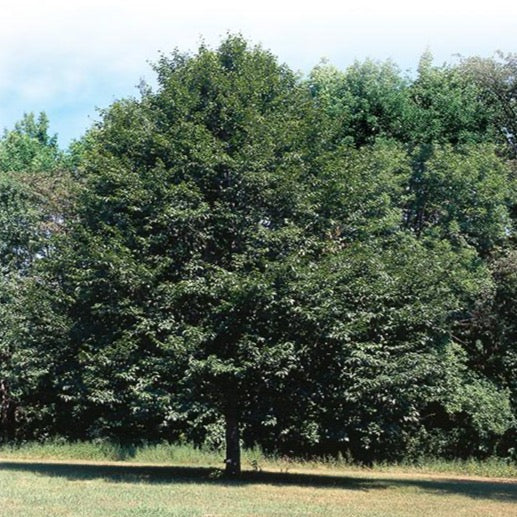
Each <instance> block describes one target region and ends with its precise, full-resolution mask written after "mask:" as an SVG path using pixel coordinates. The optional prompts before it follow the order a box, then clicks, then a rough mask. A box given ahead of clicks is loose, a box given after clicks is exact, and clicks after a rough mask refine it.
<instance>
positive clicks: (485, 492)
mask: <svg viewBox="0 0 517 517" xmlns="http://www.w3.org/2000/svg"><path fill="white" fill-rule="evenodd" d="M1 456H2V451H0V458H1ZM264 467H265V468H264V470H263V471H251V470H250V471H245V472H244V474H243V477H242V479H240V480H238V481H227V480H225V479H224V478H221V477H220V471H218V470H217V469H215V468H214V467H212V466H205V467H203V466H197V465H196V466H165V465H145V464H141V463H134V462H133V463H130V462H127V461H118V462H106V461H103V462H99V461H87V460H70V459H69V460H60V461H53V460H49V459H39V460H38V459H35V458H30V459H19V458H13V455H12V454H8V455H7V458H6V457H5V455H4V459H0V515H1V516H2V517H54V516H84V517H97V516H106V517H122V516H132V517H133V516H134V517H140V516H141V517H144V516H146V517H147V516H149V517H151V516H153V517H154V516H156V517H158V516H178V517H180V516H182V517H187V516H189V517H190V516H214V517H215V516H221V517H227V516H228V517H229V516H237V515H239V516H261V517H262V516H311V515H323V516H325V517H333V516H340V517H342V516H378V517H381V516H382V517H392V516H393V517H394V516H412V517H413V516H419V517H420V516H433V517H439V516H463V515H464V516H469V517H475V516H479V517H486V516H508V517H510V516H512V517H513V516H515V515H517V480H516V479H504V478H482V477H476V476H466V475H461V476H458V475H453V474H449V473H447V474H443V473H442V474H436V473H427V474H425V473H422V472H417V471H408V470H404V469H402V468H392V469H389V470H378V469H373V470H367V469H358V468H348V469H347V468H346V467H339V468H337V467H332V466H317V465H313V466H311V467H310V468H309V467H308V466H305V467H304V466H297V465H294V466H293V468H291V469H290V470H289V471H288V472H285V470H286V469H285V468H283V467H279V466H275V465H271V466H269V465H265V466H264Z"/></svg>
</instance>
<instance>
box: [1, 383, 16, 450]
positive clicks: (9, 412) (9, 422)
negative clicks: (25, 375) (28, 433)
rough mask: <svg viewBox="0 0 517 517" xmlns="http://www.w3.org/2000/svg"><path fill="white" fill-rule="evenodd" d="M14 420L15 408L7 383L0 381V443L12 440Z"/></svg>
mask: <svg viewBox="0 0 517 517" xmlns="http://www.w3.org/2000/svg"><path fill="white" fill-rule="evenodd" d="M14 419H15V406H14V404H13V401H12V399H11V396H10V392H9V383H8V382H7V381H6V380H4V379H0V441H1V440H2V439H3V440H7V441H8V440H12V439H13V438H14V431H15V421H14Z"/></svg>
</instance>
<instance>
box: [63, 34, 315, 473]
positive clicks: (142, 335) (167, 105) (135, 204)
mask: <svg viewBox="0 0 517 517" xmlns="http://www.w3.org/2000/svg"><path fill="white" fill-rule="evenodd" d="M156 71H157V73H158V88H157V90H156V91H151V90H150V89H146V88H145V87H144V89H143V91H142V97H141V99H139V100H128V101H121V102H118V103H115V104H114V105H113V106H112V107H111V108H110V109H109V110H107V111H106V112H105V113H104V116H103V120H102V122H101V123H100V124H99V125H98V127H97V128H95V129H94V130H93V131H92V132H91V133H90V134H89V135H88V137H87V139H86V142H85V150H84V153H85V155H84V156H85V163H86V170H85V171H84V173H85V175H86V182H87V186H86V189H85V191H84V193H83V195H82V197H81V198H80V201H79V207H78V214H77V226H76V228H75V233H74V236H75V241H74V244H73V250H72V251H70V252H69V256H70V257H71V258H70V262H69V263H67V265H66V271H68V272H69V273H70V272H71V275H69V278H70V279H69V281H70V282H71V284H74V285H77V286H78V290H77V294H76V299H77V303H76V308H75V311H76V313H75V319H76V321H77V324H76V326H75V329H74V330H73V332H74V333H75V334H74V335H75V338H74V341H75V342H77V343H79V345H78V351H77V354H78V356H79V357H81V358H82V361H83V363H84V370H83V371H84V373H83V378H84V381H83V382H84V390H86V399H87V400H88V404H90V406H91V412H92V415H94V416H95V418H96V419H97V421H98V420H99V419H102V418H103V417H105V416H106V415H107V413H108V412H115V414H116V412H117V411H119V412H121V413H123V412H124V410H125V408H127V407H130V406H133V407H135V406H138V407H140V408H142V401H147V404H144V407H145V408H146V409H141V410H140V411H141V412H142V418H143V419H145V418H146V417H148V415H149V413H152V412H153V404H155V403H157V400H158V399H159V398H160V397H166V396H170V395H167V394H170V393H171V392H172V393H176V394H177V396H176V397H173V398H174V400H173V401H172V402H171V409H170V411H169V412H170V414H169V415H165V418H174V415H175V413H176V412H177V411H178V400H180V399H181V400H184V401H185V404H189V400H190V401H205V402H206V403H209V404H211V406H212V407H213V408H216V409H217V410H218V411H219V412H220V413H221V414H222V415H223V416H224V418H225V422H226V442H227V460H226V462H227V467H226V468H227V471H228V472H229V473H231V474H236V473H238V472H239V470H240V452H239V439H240V436H239V422H240V420H241V418H242V415H243V413H244V412H245V411H246V410H248V409H249V407H250V405H253V404H254V401H255V400H256V398H257V397H259V396H260V394H261V392H263V391H264V390H265V389H266V387H267V386H269V388H267V389H273V388H274V386H273V384H275V376H276V377H278V379H281V377H282V376H281V375H279V374H278V372H279V371H280V370H281V369H282V368H283V365H284V364H287V363H289V360H290V353H291V349H292V345H291V343H285V342H282V340H276V339H275V337H276V335H275V329H274V325H273V327H271V325H272V323H273V322H272V321H271V320H270V319H269V316H268V315H269V314H270V313H271V310H270V308H271V305H272V304H274V303H275V291H274V281H275V275H276V274H277V273H275V271H272V270H271V268H270V267H269V266H270V264H272V263H274V264H276V263H278V262H279V261H283V260H287V259H288V258H290V257H292V256H293V255H296V256H300V257H303V256H304V255H310V254H314V253H316V252H317V248H318V245H317V244H316V241H317V239H314V242H313V240H311V238H310V231H309V232H307V231H306V227H307V226H310V225H311V213H310V202H309V200H310V196H308V192H307V191H308V187H309V182H308V177H307V173H306V170H305V167H304V163H303V161H302V149H303V136H304V135H305V133H306V132H305V131H304V127H303V126H304V123H305V122H304V113H305V111H306V110H308V109H309V108H310V102H309V97H308V95H307V94H306V93H305V91H304V90H303V89H302V88H301V87H300V85H299V81H298V80H297V77H296V76H295V75H294V74H293V73H292V72H291V71H290V70H289V69H287V68H286V67H284V66H282V65H280V64H278V63H277V61H276V59H275V58H274V57H273V56H272V55H271V54H270V53H268V52H266V51H265V50H263V49H261V48H260V47H249V46H248V44H247V43H246V42H245V41H244V40H242V39H241V38H240V37H229V38H228V39H226V40H225V41H224V42H223V43H222V44H221V46H220V47H219V48H218V49H217V50H215V51H214V50H209V49H207V48H204V47H201V48H200V49H199V52H198V53H197V54H196V55H195V56H186V55H181V54H174V55H172V56H171V57H163V58H162V59H161V60H160V61H159V62H158V64H157V65H156ZM65 255H66V254H65ZM268 372H274V373H273V375H271V376H269V378H268ZM137 399H138V404H136V403H135V402H136V400H137ZM161 406H163V404H161ZM162 413H163V412H162ZM156 414H157V415H158V414H159V412H156ZM163 416H164V415H163V414H162V417H163ZM112 420H113V419H112ZM123 421H124V419H123V418H121V420H120V422H122V424H121V425H123Z"/></svg>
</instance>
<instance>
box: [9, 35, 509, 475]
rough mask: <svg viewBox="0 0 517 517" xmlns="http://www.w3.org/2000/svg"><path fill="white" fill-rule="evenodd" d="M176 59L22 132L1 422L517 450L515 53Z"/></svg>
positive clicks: (371, 451)
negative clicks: (413, 69)
mask: <svg viewBox="0 0 517 517" xmlns="http://www.w3.org/2000/svg"><path fill="white" fill-rule="evenodd" d="M154 69H155V72H156V74H157V78H158V84H157V87H156V88H154V89H153V88H150V87H148V86H145V85H144V86H142V87H141V89H140V97H139V98H130V99H123V100H120V101H117V102H115V103H113V104H112V105H111V106H110V107H109V108H107V109H105V110H103V111H102V116H101V120H100V122H98V123H97V124H95V125H94V126H93V127H92V128H91V129H90V130H89V131H88V132H87V133H86V134H85V135H84V137H83V138H81V139H80V140H79V141H77V142H75V143H74V144H73V145H72V146H71V148H70V149H69V150H68V151H66V152H65V151H62V150H61V149H59V146H58V144H57V138H56V137H55V136H51V135H49V131H48V128H49V126H48V119H47V118H46V116H45V115H44V114H42V115H40V116H39V117H35V116H34V115H32V114H29V115H26V116H25V117H24V118H23V119H22V121H20V122H19V123H18V124H17V125H16V126H15V128H14V129H13V130H9V131H8V130H6V131H5V132H4V134H3V136H2V137H1V138H0V218H1V221H0V267H1V268H2V278H1V279H0V282H1V283H0V416H1V418H0V437H1V439H2V440H5V441H13V440H14V441H16V440H25V439H45V438H48V437H52V436H64V437H66V438H69V439H93V438H109V439H115V440H119V441H124V442H139V441H158V440H170V441H174V440H188V441H191V442H193V443H195V444H198V445H203V444H204V445H205V446H211V447H220V446H226V458H227V460H226V461H227V464H226V468H227V472H228V473H229V474H231V475H237V474H238V473H239V471H240V452H239V451H240V444H241V443H244V444H246V445H254V444H258V445H260V446H261V447H263V448H264V449H266V450H271V451H273V450H274V451H279V452H282V453H286V454H299V455H304V454H305V455H307V454H344V455H347V456H349V457H352V458H354V459H355V460H357V461H361V462H370V461H374V460H382V459H398V458H402V457H405V458H413V459H415V458H418V457H420V456H423V455H437V456H443V457H453V458H457V457H468V456H476V457H486V456H489V455H492V454H497V455H500V456H503V457H507V458H509V459H513V460H515V458H516V456H515V449H514V444H515V439H516V438H517V432H516V409H517V345H516V328H515V314H516V295H517V254H516V250H515V216H516V199H517V197H516V170H517V168H516V163H517V162H516V158H517V145H516V140H515V135H516V110H517V107H516V97H517V75H516V74H517V62H516V58H515V55H514V54H508V55H504V54H499V55H498V56H496V57H495V58H493V59H481V58H476V57H472V58H464V59H462V60H461V61H460V62H459V63H458V64H456V65H447V64H445V65H442V66H435V65H434V64H433V62H432V57H431V56H430V54H428V53H426V54H424V55H423V56H422V59H421V61H420V65H419V68H418V73H417V75H416V77H415V78H414V79H410V78H408V77H406V76H404V75H403V74H402V73H401V72H400V70H399V69H398V68H397V66H396V65H395V64H393V63H391V62H376V61H371V60H366V61H364V62H356V63H355V64H353V65H352V66H350V67H348V68H346V69H345V70H338V69H337V68H335V67H333V66H332V65H329V64H326V63H321V64H319V65H317V66H316V67H315V68H314V69H313V70H312V72H311V73H310V74H309V75H308V76H307V77H305V78H301V77H299V76H298V75H297V74H295V73H294V72H293V71H292V70H290V69H289V67H288V66H286V65H283V64H280V63H279V62H278V60H277V59H276V57H275V56H274V55H273V54H272V53H271V52H269V51H267V50H264V49H263V48H261V47H260V46H254V45H252V44H250V43H249V42H247V41H246V40H245V39H244V38H242V37H241V36H236V35H229V36H228V37H227V38H226V39H224V40H222V41H221V43H220V45H219V47H217V48H216V49H212V48H209V47H206V46H203V45H202V46H201V47H200V48H199V50H198V51H197V53H195V54H182V53H180V52H177V51H176V52H174V53H172V54H171V55H163V56H162V58H161V59H160V60H159V61H158V62H157V63H156V64H155V65H154ZM72 421H73V422H74V425H73V426H71V425H70V423H71V422H72Z"/></svg>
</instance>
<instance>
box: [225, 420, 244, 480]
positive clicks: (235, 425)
mask: <svg viewBox="0 0 517 517" xmlns="http://www.w3.org/2000/svg"><path fill="white" fill-rule="evenodd" d="M225 418H226V422H225V425H226V429H225V431H226V460H225V463H226V468H225V473H226V475H227V476H230V477H236V476H238V475H239V474H240V473H241V445H240V432H239V420H238V418H237V412H236V411H229V412H228V413H227V414H226V416H225Z"/></svg>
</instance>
